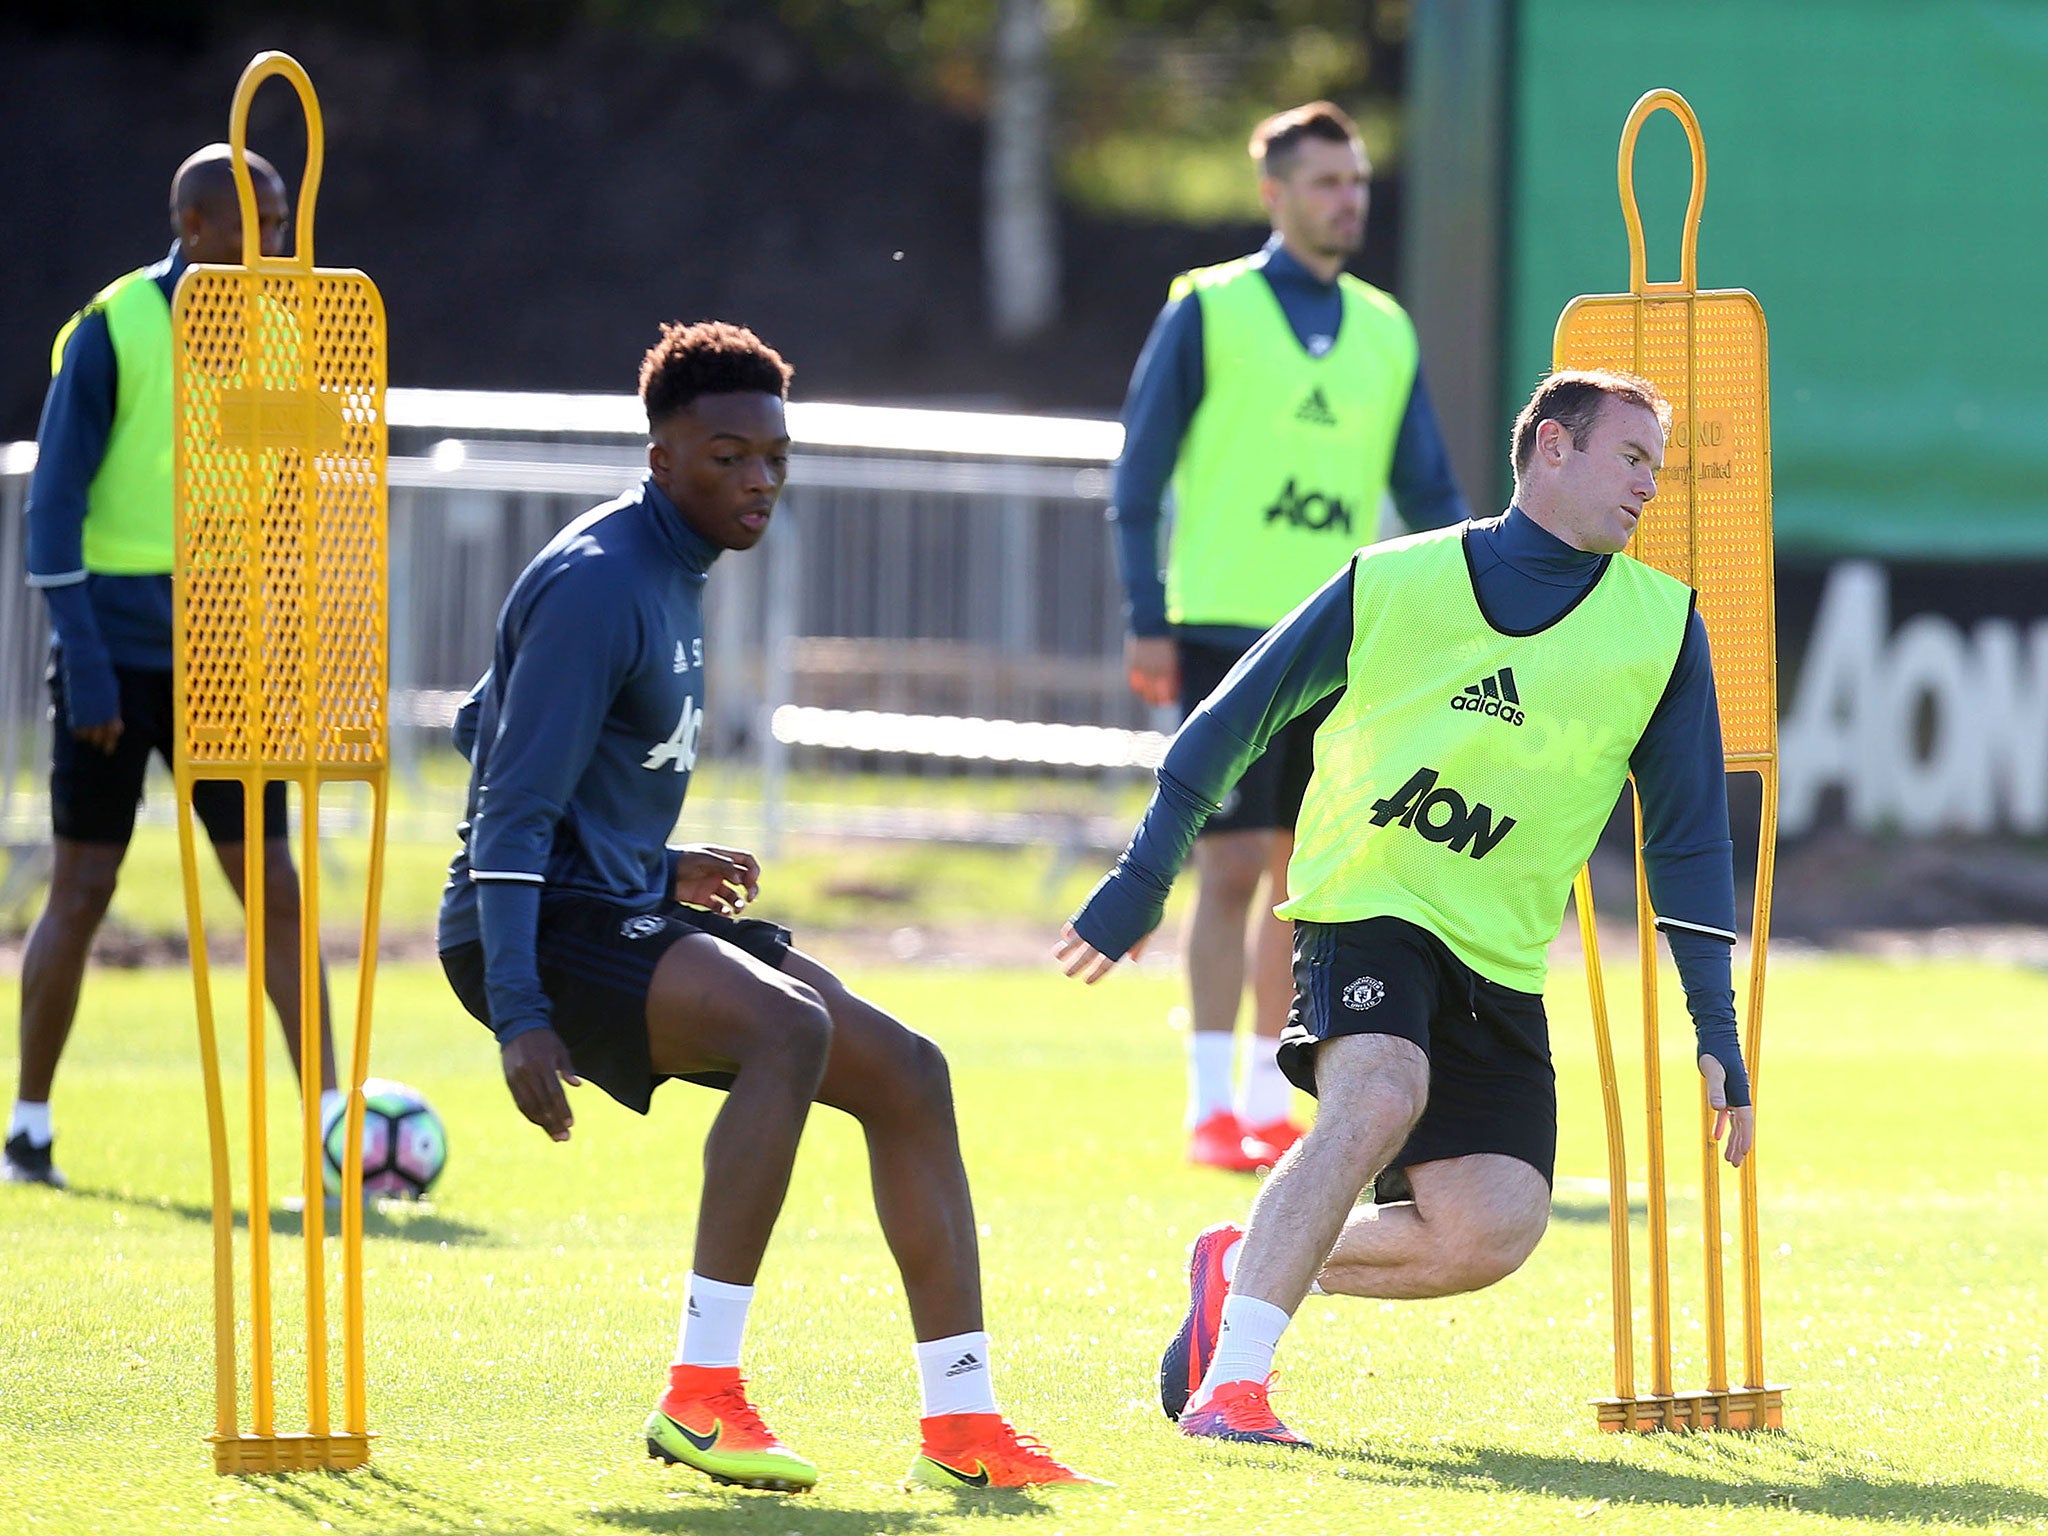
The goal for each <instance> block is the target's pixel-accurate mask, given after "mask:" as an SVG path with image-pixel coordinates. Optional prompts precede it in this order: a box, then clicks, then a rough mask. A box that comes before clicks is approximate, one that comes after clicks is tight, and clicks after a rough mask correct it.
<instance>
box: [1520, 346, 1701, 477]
mask: <svg viewBox="0 0 2048 1536" xmlns="http://www.w3.org/2000/svg"><path fill="white" fill-rule="evenodd" d="M1610 399H1612V400H1621V401H1625V402H1626V403H1628V404H1629V405H1639V406H1641V407H1642V408H1643V409H1644V410H1646V411H1649V412H1651V413H1652V414H1654V415H1655V416H1656V418H1657V425H1659V426H1660V427H1662V428H1663V429H1664V430H1665V431H1666V432H1669V431H1670V430H1671V402H1670V401H1668V400H1666V399H1665V398H1664V396H1663V395H1662V394H1660V393H1659V392H1658V389H1657V386H1656V385H1654V384H1652V383H1651V382H1650V381H1649V380H1648V379H1644V378H1638V377H1637V376H1636V375H1635V374H1633V373H1622V372H1619V371H1617V370H1616V369H1612V368H1561V369H1559V370H1558V371H1557V372H1556V373H1553V374H1551V375H1550V376H1549V377H1548V378H1546V379H1545V380H1544V381H1543V382H1542V383H1541V384H1538V385H1537V386H1536V393H1535V394H1533V395H1531V396H1530V397H1529V403H1528V404H1527V405H1525V406H1523V407H1522V412H1521V414H1520V415H1519V416H1517V417H1516V418H1515V431H1514V437H1513V443H1514V453H1515V473H1516V474H1517V475H1519V474H1521V473H1522V471H1523V470H1525V469H1527V468H1528V467H1529V460H1530V459H1531V458H1532V457H1533V456H1534V455H1535V452H1536V429H1537V428H1538V427H1540V426H1542V425H1543V423H1544V422H1546V421H1554V422H1556V423H1557V424H1558V425H1559V426H1561V427H1563V428H1564V429H1565V431H1566V432H1568V433H1569V434H1570V435H1571V440H1572V443H1573V445H1574V446H1583V445H1584V443H1585V441H1586V434H1587V433H1589V432H1591V431H1592V430H1593V423H1594V422H1596V421H1598V420H1599V419H1600V409H1601V407H1602V406H1603V405H1605V404H1606V403H1607V402H1608V401H1609V400H1610Z"/></svg>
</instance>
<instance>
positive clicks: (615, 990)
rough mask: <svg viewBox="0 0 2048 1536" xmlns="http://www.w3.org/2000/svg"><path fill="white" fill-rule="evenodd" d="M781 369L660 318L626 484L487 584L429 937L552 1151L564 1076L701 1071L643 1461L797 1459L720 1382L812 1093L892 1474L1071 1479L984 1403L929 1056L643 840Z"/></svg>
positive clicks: (680, 768)
mask: <svg viewBox="0 0 2048 1536" xmlns="http://www.w3.org/2000/svg"><path fill="white" fill-rule="evenodd" d="M788 379H789V369H788V367H787V365H786V364H784V362H783V360H782V358H781V357H780V356H779V355H778V354H777V353H775V352H774V351H773V350H771V349H770V348H769V347H767V346H766V345H764V344H763V343H762V342H761V341H760V340H759V338H757V337H756V336H754V334H753V333H752V332H751V331H747V330H744V329H741V328H739V327H737V326H731V325H725V324H721V323H718V322H706V323H704V324H699V325H692V326H682V325H671V326H668V327H666V328H665V329H664V330H663V332H662V337H661V340H660V342H659V343H658V344H657V345H656V346H655V347H654V348H653V349H652V350H651V351H649V352H648V354H647V356H646V358H645V360H644V363H643V365H642V367H641V371H640V394H641V398H642V400H643V401H644V403H645V404H646V407H647V416H648V427H649V434H650V437H651V438H652V441H651V442H650V444H649V446H648V453H647V461H648V475H647V478H646V479H645V480H644V481H642V482H641V484H640V485H639V486H638V487H637V488H636V489H635V490H633V491H632V492H630V493H628V494H627V495H625V496H622V497H620V498H619V499H618V500H617V501H615V502H612V503H610V504H609V505H607V506H602V507H599V508H597V509H596V510H594V511H592V512H589V513H586V514H585V515H584V516H582V517H580V518H578V519H577V520H576V521H575V522H573V523H571V524H570V525H569V526H568V527H567V528H565V529H563V530H562V532H561V533H560V534H558V535H556V537H555V538H554V539H553V540H552V541H550V542H549V544H548V545H547V547H546V548H545V549H543V550H542V551H541V552H540V553H539V554H538V555H537V556H535V557H534V559H533V561H532V563H531V564H530V565H528V566H527V568H526V569H525V571H524V572H522V573H521V575H520V577H519V579H518V580H517V581H516V582H515V583H514V584H513V588H512V592H511V595H510V596H509V597H507V598H506V600H505V606H504V609H503V610H502V612H501V613H500V614H499V617H498V630H497V643H496V648H495V651H494V653H493V659H492V665H491V670H490V671H489V672H487V673H486V674H485V675H484V677H483V678H482V680H481V681H479V682H478V683H477V685H476V687H475V688H474V689H473V690H472V691H471V694H470V697H469V699H468V701H467V702H466V703H465V704H464V706H463V709H462V711H461V713H460V716H459V717H458V719H457V722H456V739H457V742H458V744H459V745H460V746H461V747H462V750H463V751H464V753H465V754H466V755H467V756H468V757H469V759H470V762H471V765H472V771H471V776H470V789H469V804H468V814H467V817H466V819H465V820H464V821H463V823H462V827H461V835H462V840H463V846H462V850H461V851H460V852H459V853H458V854H457V855H456V857H455V860H454V862H453V864H452V865H451V866H450V869H449V880H448V886H447V890H446V892H445V894H444V896H443V899H442V904H441V925H440V945H441V957H442V963H443V966H444V968H445V969H446V971H447V974H448V977H449V981H450V983H451V984H452V985H453V987H454V989H455V991H456V994H457V995H458V996H459V997H460V998H461V1000H462V1002H463V1005H464V1006H465V1007H466V1008H468V1009H469V1011H470V1012H471V1013H473V1014H474V1015H476V1017H477V1018H479V1019H481V1020H483V1021H484V1022H485V1023H486V1024H488V1025H489V1026H490V1028H491V1030H492V1032H493V1033H494V1034H495V1035H496V1036H497V1039H498V1044H499V1049H500V1052H501V1055H502V1058H503V1062H504V1068H505V1081H506V1084H507V1085H508V1086H509V1087H510V1089H511V1091H512V1097H513V1100H514V1102H515V1103H517V1104H518V1106H519V1109H520V1111H521V1112H522V1113H523V1114H524V1115H525V1116H526V1117H527V1118H528V1119H529V1120H531V1121H532V1122H533V1123H534V1124H535V1125H537V1126H539V1127H540V1128H541V1129H542V1130H544V1131H546V1132H547V1133H548V1135H550V1136H551V1137H553V1138H554V1139H555V1140H557V1141H566V1140H568V1139H569V1134H570V1128H571V1126H572V1125H573V1124H574V1116H573V1114H572V1113H571V1110H570V1107H569V1100H568V1097H567V1095H566V1094H565V1093H564V1092H563V1086H562V1085H563V1084H564V1083H569V1084H572V1085H573V1084H577V1083H580V1082H582V1081H584V1080H588V1081H591V1082H594V1083H596V1084H597V1085H598V1086H599V1087H601V1088H603V1089H604V1090H605V1091H606V1092H607V1093H609V1094H610V1095H611V1096H612V1097H613V1098H615V1099H617V1100H618V1101H619V1102H620V1103H622V1104H624V1105H626V1106H627V1107H628V1108H630V1109H634V1110H637V1111H640V1112H641V1113H645V1112H646V1110H647V1107H648V1103H649V1100H650V1097H651V1095H652V1093H653V1090H654V1089H655V1087H656V1086H658V1085H659V1084H660V1083H661V1082H663V1081H664V1080H666V1079H668V1078H672V1077H679V1078H685V1079H688V1080H690V1081H693V1082H698V1083H703V1084H705V1085H707V1086H711V1087H715V1088H719V1089H722V1090H724V1092H725V1094H726V1102H725V1104H724V1106H723V1108H722V1109H721V1110H720V1111H719V1113H718V1116H717V1118H716V1119H715V1120H714V1121H713V1122H712V1127H711V1132H710V1135H709V1136H708V1137H707V1138H706V1140H705V1144H704V1183H703V1192H702V1197H701V1200H700V1204H699V1215H698V1224H697V1241H696V1252H695V1256H694V1259H693V1263H692V1267H691V1273H690V1275H689V1276H688V1278H687V1281H686V1285H685V1296H686V1300H685V1305H684V1309H683V1318H682V1323H681V1326H680V1329H679V1333H678V1338H677V1346H676V1356H675V1363H674V1365H673V1366H671V1368H670V1372H669V1386H668V1390H667V1392H666V1393H665V1394H664V1395H663V1397H662V1398H661V1401H660V1403H659V1404H658V1405H657V1406H656V1408H655V1409H654V1411H653V1413H652V1414H650V1415H649V1417H648V1420H647V1426H646V1433H647V1444H648V1451H649V1454H651V1455H654V1456H657V1457H660V1458H662V1459H663V1460H666V1461H670V1462H683V1463H686V1464H688V1465H689V1466H692V1467H695V1468H697V1469H698V1470H700V1471H702V1472H705V1473H707V1474H708V1475H709V1476H710V1477H712V1478H713V1479H714V1480H715V1481H718V1482H725V1483H738V1484H742V1485H745V1486H748V1487H758V1488H778V1489H783V1490H786V1491H795V1490H800V1489H804V1488H808V1487H810V1486H811V1485H812V1484H813V1483H814V1482H815V1481H816V1480H817V1469H816V1468H815V1467H814V1466H813V1465H812V1464H811V1463H810V1462H808V1461H806V1460H805V1459H804V1458H802V1457H801V1456H799V1455H797V1454H796V1452H794V1451H792V1450H791V1449H789V1447H788V1446H786V1445H784V1444H783V1443H782V1442H781V1441H780V1440H778V1439H777V1438H776V1437H775V1435H774V1434H773V1433H772V1432H771V1431H769V1430H768V1428H767V1427H766V1426H765V1425H764V1424H763V1423H762V1421H761V1417H760V1415H759V1414H758V1413H757V1412H756V1411H755V1409H754V1408H753V1406H752V1404H751V1403H750V1402H749V1401H748V1399H747V1396H746V1391H745V1383H744V1382H743V1381H742V1379H741V1377H740V1373H739V1369H738V1367H739V1358H740V1342H741V1335H742V1331H743V1329H744V1327H745V1322H746V1314H747V1308H748V1304H749V1303H750V1301H751V1299H752V1296H753V1286H754V1278H755V1273H756V1271H757V1270H758V1269H759V1268H760V1264H761V1256H762V1253H763V1251H764V1250H765V1249H766V1247H767V1244H768V1237H769V1234H770V1232H771V1231H772V1230H773V1228H774V1226H775V1220H776V1216H777V1214H778V1213H779V1212H780V1210H781V1207H782V1201H783V1197H784V1195H785V1194H786V1192H787V1190H788V1187H789V1177H790V1168H791V1165H792V1163H793V1162H794V1160H795V1157H796V1149H797V1143H798V1140H799V1139H800V1138H801V1136H802V1135H803V1128H804V1121H805V1117H806V1116H807V1115H808V1113H809V1111H810V1107H811V1105H812V1104H813V1103H814V1102H815V1103H819V1104H826V1105H830V1106H831V1107H832V1108H834V1109H839V1110H844V1111H845V1112H846V1113H847V1114H850V1115H852V1116H853V1117H854V1118H855V1119H856V1120H858V1121H859V1122H860V1124H861V1128H862V1130H863V1132H864V1133H865V1135H866V1138H867V1145H868V1158H869V1162H870V1165H871V1168H872V1174H873V1181H874V1191H875V1206H876V1210H877V1213H878V1215H879V1216H880V1218H881V1224H882V1230H883V1233H884V1235H885V1237H886V1238H887V1240H888V1243H889V1247H890V1251H891V1252H892V1253H893V1254H894V1256H895V1259H896V1263H897V1267H898V1269H899V1270H900V1271H901V1273H902V1276H903V1290H904V1295H905V1298H906V1299H907V1301H908V1303H909V1308H910V1318H911V1324H912V1327H913V1329H914V1331H915V1334H916V1338H917V1341H918V1342H917V1348H916V1354H917V1362H918V1367H919V1372H920V1376H921V1379H922V1382H923V1387H924V1419H923V1423H922V1431H923V1443H922V1447H921V1450H920V1454H919V1455H918V1457H917V1459H916V1461H915V1462H914V1463H913V1464H912V1466H911V1470H910V1477H909V1480H910V1481H912V1482H916V1483H923V1484H928V1485H931V1486H935V1487H949V1488H960V1487H967V1488H974V1487H1018V1486H1023V1485H1026V1484H1033V1483H1057V1482H1086V1481H1091V1479H1087V1478H1083V1477H1081V1476H1080V1475H1079V1474H1078V1473H1076V1472H1074V1471H1073V1470H1072V1469H1070V1468H1068V1467H1065V1466H1063V1465H1061V1464H1060V1463H1059V1462H1058V1461H1056V1460H1055V1459H1053V1457H1051V1456H1050V1455H1048V1454H1047V1453H1046V1452H1045V1450H1044V1448H1043V1447H1041V1446H1039V1445H1038V1444H1037V1443H1036V1442H1035V1441H1033V1440H1031V1439H1030V1437H1028V1436H1020V1435H1018V1434H1017V1433H1016V1432H1015V1431H1014V1430H1013V1429H1012V1428H1011V1427H1010V1425H1009V1423H1008V1421H1007V1420H1005V1419H1004V1418H1003V1417H1002V1416H1001V1415H1000V1414H999V1413H998V1412H997V1410H996V1404H995V1398H994V1395H993V1391H992V1388H991V1382H990V1375H989V1343H988V1335H987V1334H986V1333H985V1332H983V1330H982V1312H981V1276H980V1261H979V1257H978V1255H977V1251H976V1232H975V1224H974V1211H973V1205H972V1202H971V1200H970V1197H969V1194H968V1188H967V1173H966V1169H965V1167H964V1166H963V1164H962V1162H961V1158H960V1143H959V1136H958V1132H957V1129H956V1127H955V1124H954V1118H953V1100H952V1090H951V1087H950V1083H949V1080H948V1076H947V1070H946V1062H945V1059H944V1057H943V1056H942V1055H941V1054H940V1053H939V1049H938V1047H937V1046H935V1045H933V1044H932V1042H931V1041H929V1040H927V1039H925V1038H924V1037H923V1036H921V1035H918V1034H915V1033H913V1032H912V1031H911V1030H909V1029H907V1028H905V1027H904V1026H903V1025H902V1024H900V1023H898V1022H897V1021H896V1020H895V1019H893V1018H891V1017H889V1015H887V1014H885V1013H883V1012H882V1011H881V1010H880V1009H878V1008H876V1007H874V1006H873V1005H872V1004H870V1003H868V1002H866V1001H865V1000H863V999H861V998H858V997H855V996H854V995H853V994H852V993H851V992H849V991H847V990H846V988H845V987H844V986H843V985H841V983H840V981H839V979H838V978H837V977H836V976H834V975H833V974H832V973H831V972H830V971H828V970H826V969H825V968H824V967H823V966H821V965H819V964H818V963H817V962H816V961H814V960H811V959H809V958H808V957H806V956H805V955H803V954H801V953H800V952H798V951H797V950H795V949H793V948H791V937H790V934H789V933H788V931H787V930H785V929H783V928H780V927H777V926H776V925H775V924H773V923H767V922H762V921H760V920H758V919H753V918H743V917H742V916H741V915H740V914H741V913H742V912H743V911H744V910H745V908H746V907H747V905H748V904H749V903H750V902H751V901H753V900H754V898H755V896H756V895H757V894H758V892H759V889H760V876H761V870H760V865H759V864H758V863H757V862H756V861H755V859H754V857H753V855H751V854H749V853H746V852H743V851H741V850H739V849H735V848H723V847H716V846H696V847H685V848H669V847H666V846H665V842H666V839H667V837H668V834H669V832H670V831H671V830H672V829H673V828H674V826H675V823H676V818H677V816H678V814H679V813H680V811H681V809H682V804H683V796H684V794H685V792H686V791H687V789H688V787H689V781H690V771H691V769H692V768H693V767H694V766H695V764H696V760H697V745H698V735H699V730H700V727H701V722H702V720H703V700H704V684H703V677H704V668H705V666H706V664H707V662H708V661H709V660H710V658H709V657H707V656H706V654H705V643H704V625H703V607H702V601H703V590H704V580H705V576H706V573H707V572H708V571H709V570H710V567H711V564H712V562H713V561H714V560H716V559H717V558H718V556H719V555H720V554H721V553H722V552H724V551H726V550H746V549H751V548H753V547H754V545H756V544H758V543H759V542H760V541H761V538H762V535H763V534H764V533H765V532H766V531H767V528H768V523H769V519H770V518H771V517H772V516H773V515H774V510H775V502H776V498H777V497H778V496H779V494H780V493H781V490H782V485H783V480H784V478H785V476H786V475H787V473H788V468H789V434H788V430H787V428H786V426H785V424H784V412H783V402H784V397H785V394H786V391H787V387H788Z"/></svg>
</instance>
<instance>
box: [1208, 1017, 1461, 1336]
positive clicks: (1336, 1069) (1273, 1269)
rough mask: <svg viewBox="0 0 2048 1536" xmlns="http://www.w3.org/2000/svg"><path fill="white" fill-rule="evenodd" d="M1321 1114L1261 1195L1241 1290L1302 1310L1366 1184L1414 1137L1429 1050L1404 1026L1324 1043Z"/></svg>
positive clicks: (1249, 1229)
mask: <svg viewBox="0 0 2048 1536" xmlns="http://www.w3.org/2000/svg"><path fill="white" fill-rule="evenodd" d="M1315 1063H1316V1101H1317V1110H1316V1123H1315V1125H1314V1126H1313V1127H1312V1128H1311V1129H1310V1131H1309V1133H1308V1135H1306V1136H1304V1137H1303V1138H1302V1139H1301V1142H1300V1143H1299V1145H1297V1146H1296V1147H1295V1149H1294V1151H1293V1152H1291V1153H1289V1154H1288V1156H1287V1157H1286V1158H1284V1159H1283V1160H1282V1161H1281V1163H1280V1165H1279V1166H1278V1167H1277V1168H1275V1169H1274V1170H1273V1172H1272V1175H1271V1176H1270V1177H1269V1178H1268V1179H1267V1180H1266V1182H1265V1185H1264V1187H1263V1188H1261V1189H1260V1191H1259V1197H1258V1199H1256V1200H1254V1201H1253V1202H1252V1213H1251V1219H1250V1220H1249V1221H1248V1222H1247V1223H1246V1225H1245V1242H1244V1251H1243V1253H1242V1254H1240V1255H1239V1257H1238V1262H1237V1275H1236V1278H1235V1279H1234V1280H1233V1281H1232V1282H1231V1290H1232V1292H1233V1293H1234V1294H1236V1295H1240V1296H1251V1297H1255V1298H1257V1299H1258V1300H1260V1301H1264V1302H1268V1303H1270V1304H1271V1305H1273V1306H1276V1307H1278V1308H1280V1310H1281V1311H1283V1312H1288V1313H1292V1312H1293V1311H1294V1309H1295V1308H1296V1307H1297V1306H1299V1305H1300V1304H1301V1298H1302V1297H1304V1296H1306V1295H1307V1294H1308V1288H1309V1284H1310V1282H1312V1281H1313V1280H1314V1279H1315V1278H1316V1274H1317V1272H1318V1271H1320V1270H1321V1269H1322V1267H1323V1265H1324V1263H1325V1262H1326V1261H1327V1259H1328V1258H1329V1255H1330V1250H1331V1249H1332V1248H1333V1247H1335V1245H1336V1241H1337V1236H1338V1234H1339V1233H1340V1232H1342V1231H1343V1229H1344V1223H1345V1219H1346V1217H1348V1216H1349V1215H1350V1213H1351V1209H1352V1207H1353V1206H1354V1205H1355V1204H1356V1203H1357V1200H1358V1196H1359V1193H1360V1191H1362V1190H1363V1189H1364V1188H1365V1186H1366V1185H1367V1184H1369V1183H1371V1182H1372V1177H1373V1175H1374V1174H1376V1173H1378V1172H1379V1171H1380V1169H1382V1168H1384V1167H1386V1165H1387V1163H1388V1161H1389V1160H1391V1159H1392V1157H1393V1156H1394V1154H1395V1153H1396V1152H1398V1151H1400V1150H1401V1144H1402V1143H1403V1142H1405V1141H1406V1140H1407V1139H1408V1133H1409V1131H1411V1130H1412V1129H1414V1126H1415V1122H1416V1121H1417V1120H1418V1119H1420V1118H1421V1116H1422V1107H1423V1104H1424V1102H1425V1101H1426V1099H1427V1097H1428V1093H1429V1058H1428V1057H1426V1056H1424V1055H1423V1053H1422V1048H1421V1047H1420V1046H1418V1045H1416V1044H1415V1043H1414V1042H1413V1041H1412V1040H1403V1039H1401V1038H1399V1037H1398V1036H1395V1035H1339V1036H1338V1037H1337V1038H1336V1039H1334V1040H1326V1041H1324V1042H1323V1043H1322V1044H1320V1045H1318V1046H1317V1047H1316V1056H1315Z"/></svg>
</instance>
